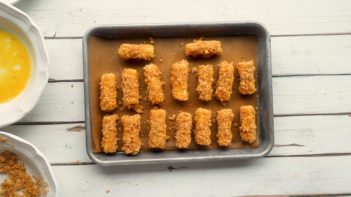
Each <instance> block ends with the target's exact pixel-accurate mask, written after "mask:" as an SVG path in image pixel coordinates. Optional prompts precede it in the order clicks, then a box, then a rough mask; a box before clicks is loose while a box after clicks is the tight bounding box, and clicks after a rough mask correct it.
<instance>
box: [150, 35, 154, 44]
mask: <svg viewBox="0 0 351 197" xmlns="http://www.w3.org/2000/svg"><path fill="white" fill-rule="evenodd" d="M149 42H150V44H152V45H155V40H154V39H153V38H152V37H149Z"/></svg>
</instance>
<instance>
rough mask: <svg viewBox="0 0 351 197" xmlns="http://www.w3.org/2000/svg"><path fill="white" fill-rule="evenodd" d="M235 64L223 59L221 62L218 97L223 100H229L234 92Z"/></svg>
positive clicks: (217, 89)
mask: <svg viewBox="0 0 351 197" xmlns="http://www.w3.org/2000/svg"><path fill="white" fill-rule="evenodd" d="M233 81H234V66H233V63H232V62H231V63H229V62H227V61H222V62H221V63H220V64H219V71H218V81H217V85H216V86H217V87H216V93H215V94H216V97H217V99H218V100H220V101H221V102H224V101H229V100H230V97H231V95H232V93H233Z"/></svg>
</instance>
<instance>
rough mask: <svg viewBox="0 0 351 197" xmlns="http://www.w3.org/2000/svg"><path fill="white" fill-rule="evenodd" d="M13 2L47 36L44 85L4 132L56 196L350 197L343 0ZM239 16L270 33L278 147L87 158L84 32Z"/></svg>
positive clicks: (347, 24) (347, 32)
mask: <svg viewBox="0 0 351 197" xmlns="http://www.w3.org/2000/svg"><path fill="white" fill-rule="evenodd" d="M16 6H17V7H19V8H20V9H22V10H23V11H24V12H26V13H28V14H29V15H30V16H31V17H32V18H33V19H34V21H35V22H36V23H37V24H38V25H39V27H40V28H41V29H42V31H43V34H44V35H45V38H46V44H47V47H48V49H49V53H50V56H51V65H50V82H49V84H48V85H47V87H46V89H45V92H44V94H43V96H42V98H41V100H40V102H39V103H38V105H37V107H36V108H35V109H34V110H33V112H32V113H30V115H28V116H26V117H25V118H24V119H23V120H21V121H20V122H18V123H17V124H15V125H13V126H9V127H7V128H4V129H3V130H5V131H10V132H11V133H14V134H16V135H18V136H21V137H23V138H25V139H27V140H29V141H30V142H32V143H33V144H34V145H36V146H37V147H38V148H39V149H40V150H41V151H42V152H43V153H44V154H45V156H46V157H47V158H48V160H49V161H50V163H51V165H52V166H53V169H54V171H55V173H56V176H57V180H58V183H59V188H60V196H65V197H70V196H73V197H75V196H94V197H95V196H238V195H290V194H294V195H302V194H313V195H314V194H339V195H351V143H350V140H351V115H350V113H351V1H348V0H340V1H334V0H319V1H317V0H309V1H306V0H283V1H277V0H266V1H262V0H241V1H240V0H237V1H233V0H223V1H210V0H192V1H189V0H177V1H172V0H168V1H166V0H154V1H142V0H126V1H116V0H89V1H87V0H74V1H72V0H22V1H21V2H20V3H18V4H17V5H16ZM238 20H255V21H260V22H261V23H263V24H264V25H265V26H266V27H267V29H268V31H269V32H270V33H271V35H272V62H273V75H274V77H273V94H274V114H275V118H274V122H275V146H274V149H273V151H272V152H271V153H270V154H269V156H267V157H265V158H262V159H258V160H254V161H242V162H227V163H220V164H218V163H217V164H207V163H206V164H186V165H155V166H139V167H135V166H134V167H108V168H103V167H100V166H97V165H95V164H94V163H93V162H92V161H91V160H90V159H89V157H88V156H87V154H86V150H85V129H84V107H83V105H84V99H83V82H82V81H83V80H82V79H83V76H82V70H83V65H82V36H83V35H84V33H85V31H86V30H87V29H88V28H89V27H91V26H93V25H97V24H99V25H100V24H135V23H172V22H216V21H238ZM169 166H172V167H169ZM176 194H177V195H176Z"/></svg>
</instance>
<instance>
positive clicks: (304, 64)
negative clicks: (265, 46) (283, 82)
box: [271, 35, 351, 76]
mask: <svg viewBox="0 0 351 197" xmlns="http://www.w3.org/2000/svg"><path fill="white" fill-rule="evenodd" d="M271 40H272V42H271V45H272V72H273V75H274V76H277V75H279V76H284V75H318V74H322V75H326V74H351V63H350V62H351V56H350V55H349V54H351V36H350V35H338V36H298V37H275V38H274V37H273V38H271Z"/></svg>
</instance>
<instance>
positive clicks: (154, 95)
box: [144, 64, 165, 104]
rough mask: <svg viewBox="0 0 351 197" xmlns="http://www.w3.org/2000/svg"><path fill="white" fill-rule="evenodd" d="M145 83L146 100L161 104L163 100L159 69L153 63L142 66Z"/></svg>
mask: <svg viewBox="0 0 351 197" xmlns="http://www.w3.org/2000/svg"><path fill="white" fill-rule="evenodd" d="M144 76H145V83H146V85H147V93H148V100H149V101H150V102H151V103H152V104H161V103H163V101H164V100H165V94H164V93H163V82H162V81H161V71H160V70H159V69H158V67H157V66H156V65H155V64H148V65H146V66H145V67H144Z"/></svg>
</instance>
